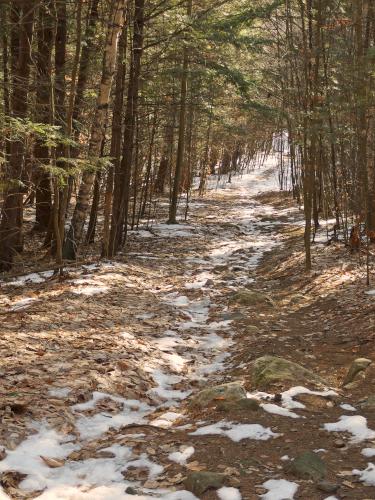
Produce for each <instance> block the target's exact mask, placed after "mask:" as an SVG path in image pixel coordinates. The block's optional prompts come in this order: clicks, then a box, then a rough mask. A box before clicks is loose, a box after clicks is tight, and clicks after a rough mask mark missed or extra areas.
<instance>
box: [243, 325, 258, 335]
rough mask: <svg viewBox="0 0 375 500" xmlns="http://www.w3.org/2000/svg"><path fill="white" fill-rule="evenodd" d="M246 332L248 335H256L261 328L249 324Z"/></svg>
mask: <svg viewBox="0 0 375 500" xmlns="http://www.w3.org/2000/svg"><path fill="white" fill-rule="evenodd" d="M245 333H247V334H248V335H255V334H256V333H259V328H258V327H257V326H255V325H247V326H246V327H245Z"/></svg>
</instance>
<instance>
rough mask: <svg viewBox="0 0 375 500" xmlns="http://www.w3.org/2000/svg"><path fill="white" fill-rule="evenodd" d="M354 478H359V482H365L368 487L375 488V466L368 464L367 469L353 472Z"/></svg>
mask: <svg viewBox="0 0 375 500" xmlns="http://www.w3.org/2000/svg"><path fill="white" fill-rule="evenodd" d="M353 475H354V476H359V480H360V481H362V482H364V483H365V484H366V485H367V486H375V465H374V464H372V463H369V464H367V469H364V470H357V469H354V470H353Z"/></svg>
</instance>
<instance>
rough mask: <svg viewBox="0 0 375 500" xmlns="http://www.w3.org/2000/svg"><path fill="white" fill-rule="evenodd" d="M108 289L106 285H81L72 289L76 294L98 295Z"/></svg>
mask: <svg viewBox="0 0 375 500" xmlns="http://www.w3.org/2000/svg"><path fill="white" fill-rule="evenodd" d="M108 290H109V287H108V286H106V285H101V286H99V285H82V286H79V287H78V288H75V289H74V290H72V292H73V293H75V294H76V295H87V296H90V295H98V294H100V293H105V292H107V291H108Z"/></svg>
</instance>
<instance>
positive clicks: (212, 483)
mask: <svg viewBox="0 0 375 500" xmlns="http://www.w3.org/2000/svg"><path fill="white" fill-rule="evenodd" d="M227 479H228V478H227V476H226V475H225V474H219V473H217V472H205V471H201V472H192V473H191V474H189V475H188V476H187V478H186V479H185V481H184V486H185V488H186V489H187V490H188V491H191V492H192V493H193V494H194V495H196V496H197V497H198V498H200V496H201V495H203V493H204V492H205V491H207V490H218V489H219V488H221V487H222V486H223V485H224V484H225V483H226V481H227Z"/></svg>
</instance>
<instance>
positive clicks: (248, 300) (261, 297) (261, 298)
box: [230, 288, 274, 306]
mask: <svg viewBox="0 0 375 500" xmlns="http://www.w3.org/2000/svg"><path fill="white" fill-rule="evenodd" d="M230 303H231V304H239V305H241V306H255V305H259V304H263V305H268V306H273V305H274V303H273V301H272V299H271V298H270V297H269V296H268V295H266V294H265V293H262V292H258V291H256V290H248V289H246V288H244V289H242V290H239V291H238V292H236V293H235V294H234V295H232V297H231V298H230Z"/></svg>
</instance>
